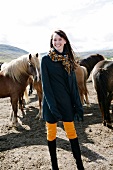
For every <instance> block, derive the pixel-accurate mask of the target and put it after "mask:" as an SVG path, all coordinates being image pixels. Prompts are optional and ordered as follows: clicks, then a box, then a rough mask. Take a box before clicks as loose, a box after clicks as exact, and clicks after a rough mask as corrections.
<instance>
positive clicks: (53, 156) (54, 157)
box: [48, 139, 59, 170]
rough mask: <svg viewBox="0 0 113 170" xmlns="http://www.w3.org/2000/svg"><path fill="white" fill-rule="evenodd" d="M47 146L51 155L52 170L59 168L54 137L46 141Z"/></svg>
mask: <svg viewBox="0 0 113 170" xmlns="http://www.w3.org/2000/svg"><path fill="white" fill-rule="evenodd" d="M48 148H49V153H50V157H51V163H52V170H59V168H58V163H57V154H56V139H54V140H53V141H48Z"/></svg>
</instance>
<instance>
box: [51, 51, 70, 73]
mask: <svg viewBox="0 0 113 170" xmlns="http://www.w3.org/2000/svg"><path fill="white" fill-rule="evenodd" d="M49 56H50V58H51V60H52V61H55V62H57V61H62V65H63V66H64V69H65V70H66V71H67V72H68V74H70V70H71V61H70V58H69V57H68V54H65V55H63V54H57V52H56V51H55V49H54V48H51V50H50V51H49Z"/></svg>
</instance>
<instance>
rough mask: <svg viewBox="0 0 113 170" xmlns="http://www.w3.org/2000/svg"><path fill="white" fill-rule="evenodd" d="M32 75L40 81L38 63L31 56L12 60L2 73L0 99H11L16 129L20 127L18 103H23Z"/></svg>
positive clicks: (13, 124) (0, 72)
mask: <svg viewBox="0 0 113 170" xmlns="http://www.w3.org/2000/svg"><path fill="white" fill-rule="evenodd" d="M30 75H33V77H34V79H36V80H37V81H38V80H39V74H38V71H37V68H36V62H35V60H34V58H33V57H32V55H31V54H27V55H23V56H20V57H18V58H17V59H14V60H12V61H11V62H9V63H7V66H6V67H4V68H3V69H2V71H0V98H5V97H10V102H11V106H12V110H13V111H12V114H11V121H12V126H14V127H17V126H18V120H17V112H18V101H20V102H21V98H22V96H23V94H24V91H25V88H26V85H27V80H28V77H29V76H30Z"/></svg>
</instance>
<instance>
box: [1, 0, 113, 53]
mask: <svg viewBox="0 0 113 170" xmlns="http://www.w3.org/2000/svg"><path fill="white" fill-rule="evenodd" d="M56 29H62V30H63V31H65V32H66V34H67V36H68V38H69V40H70V42H71V44H72V46H73V48H74V49H75V50H77V51H78V52H80V51H90V50H96V49H97V50H100V49H111V48H113V0H56V1H55V0H0V44H8V45H12V46H15V47H18V48H22V49H24V50H26V51H28V52H31V53H32V52H33V53H35V52H39V53H40V52H47V51H48V50H49V42H50V36H51V34H52V33H53V31H54V30H56Z"/></svg>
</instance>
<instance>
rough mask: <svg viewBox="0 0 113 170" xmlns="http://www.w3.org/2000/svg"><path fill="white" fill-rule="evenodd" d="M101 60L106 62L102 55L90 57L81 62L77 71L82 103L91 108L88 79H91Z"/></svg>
mask: <svg viewBox="0 0 113 170" xmlns="http://www.w3.org/2000/svg"><path fill="white" fill-rule="evenodd" d="M101 60H105V57H104V56H102V55H100V54H94V55H90V56H89V57H87V58H85V59H82V60H80V61H79V65H80V67H77V69H76V70H75V72H76V77H77V83H78V89H79V93H80V98H81V102H82V104H84V101H85V103H86V104H87V106H90V102H89V99H88V89H87V84H86V83H87V79H88V78H89V76H90V73H91V71H92V70H93V68H94V66H95V65H96V64H97V63H98V62H99V61H101ZM84 96H85V98H84Z"/></svg>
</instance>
